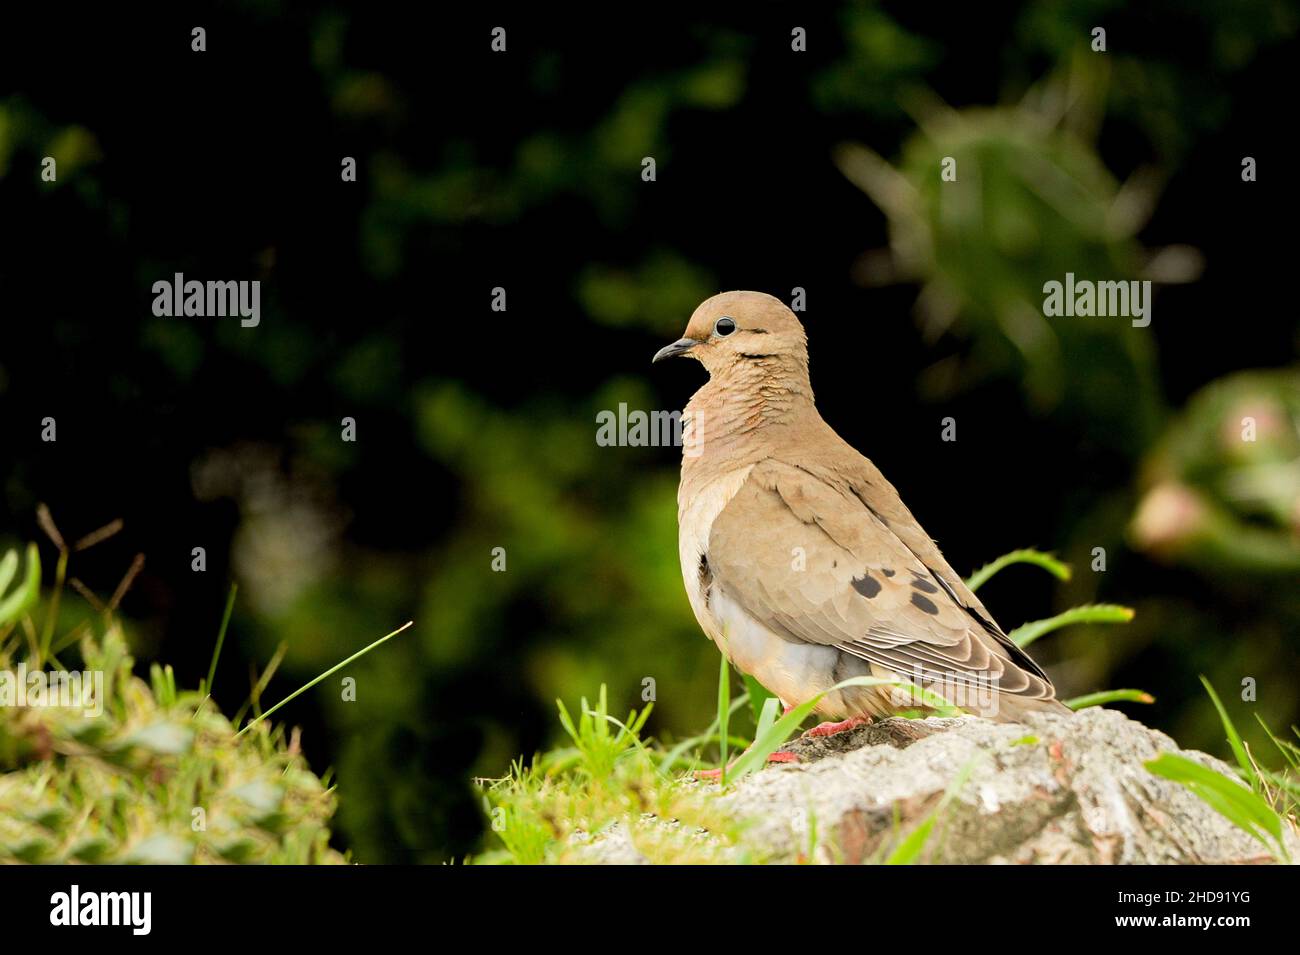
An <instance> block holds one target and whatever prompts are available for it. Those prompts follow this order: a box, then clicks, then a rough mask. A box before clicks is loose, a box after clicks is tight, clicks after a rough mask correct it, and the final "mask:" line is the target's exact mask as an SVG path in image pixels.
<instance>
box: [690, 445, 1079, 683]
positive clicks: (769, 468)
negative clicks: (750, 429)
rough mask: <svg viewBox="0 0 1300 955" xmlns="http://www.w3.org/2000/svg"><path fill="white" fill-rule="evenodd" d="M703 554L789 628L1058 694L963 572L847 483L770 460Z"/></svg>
mask: <svg viewBox="0 0 1300 955" xmlns="http://www.w3.org/2000/svg"><path fill="white" fill-rule="evenodd" d="M900 507H901V504H900ZM904 513H906V512H905V510H904ZM907 516H908V519H909V520H911V517H910V515H907ZM912 523H913V524H914V523H915V522H914V521H912ZM916 530H917V531H918V532H919V531H920V528H919V525H918V526H917V527H916ZM921 533H922V534H923V532H921ZM931 546H932V545H931ZM935 553H936V554H937V549H936V550H935ZM707 558H708V564H709V568H710V570H711V572H712V575H713V580H714V584H715V586H718V587H721V589H722V591H723V593H724V594H726V595H727V596H728V597H729V598H730V599H731V600H733V601H735V602H736V603H738V604H739V605H740V606H741V607H743V608H744V610H745V611H746V612H747V613H748V614H749V615H750V616H752V617H754V618H755V619H756V620H757V621H758V622H759V623H761V624H762V625H764V626H766V627H767V628H768V629H770V630H771V631H773V632H775V633H777V634H780V635H782V636H785V637H787V638H789V639H794V640H800V641H804V642H806V643H813V644H822V645H828V646H834V647H836V648H838V649H840V650H842V651H844V652H845V653H850V654H853V655H854V656H856V657H859V658H861V659H863V660H866V661H868V662H869V663H872V664H875V665H876V666H879V667H883V668H885V669H888V670H891V671H894V672H897V673H900V674H902V675H904V676H907V677H908V678H916V677H917V676H918V675H919V678H920V679H922V680H925V681H930V680H935V681H946V682H948V683H950V684H951V683H953V682H955V681H956V682H968V681H969V682H971V683H974V682H975V681H979V685H982V686H988V685H992V686H993V687H994V688H995V689H996V690H997V691H998V692H999V693H1001V694H1004V695H1007V694H1009V695H1011V696H1016V697H1021V698H1023V699H1024V700H1025V702H1026V703H1028V702H1030V701H1035V700H1041V701H1044V702H1046V701H1051V700H1053V699H1054V691H1053V688H1052V684H1051V682H1050V681H1049V680H1048V679H1047V677H1046V675H1045V674H1044V673H1043V671H1042V670H1041V669H1040V668H1039V667H1038V665H1037V664H1035V663H1034V662H1033V661H1032V660H1031V659H1030V658H1029V656H1028V655H1027V654H1025V652H1024V651H1023V650H1021V649H1020V648H1018V647H1016V646H1015V645H1014V644H1013V643H1011V641H1010V640H1008V639H1007V637H1006V635H1005V634H1003V633H1002V631H1001V630H999V629H998V627H997V625H996V624H994V623H993V622H992V621H991V620H990V619H989V618H988V616H987V613H986V612H984V611H983V607H982V606H980V605H979V604H978V602H977V601H975V600H974V599H973V596H972V597H971V598H970V600H969V601H968V602H964V601H963V600H962V597H961V596H959V593H958V591H959V589H960V591H963V592H965V593H967V594H968V593H969V591H967V590H966V588H965V586H964V585H962V584H961V582H960V580H958V581H957V584H956V586H954V585H953V584H952V583H950V582H949V581H947V580H945V579H944V577H943V576H941V574H940V573H939V572H936V571H933V570H932V569H931V568H930V567H928V566H927V565H926V563H925V562H924V561H923V560H922V559H921V558H920V557H918V556H917V554H916V553H914V552H913V550H912V549H911V548H909V547H908V546H907V545H906V544H905V543H904V542H903V540H902V539H900V536H899V534H898V533H896V532H895V531H894V530H891V528H890V526H889V524H887V523H886V522H885V521H882V520H881V518H880V517H878V516H877V515H876V514H875V513H874V512H873V510H872V509H871V508H869V507H868V506H867V505H866V504H865V503H864V502H863V500H862V499H861V498H860V497H859V496H858V495H857V494H855V493H854V492H853V490H852V488H851V486H848V485H837V484H836V483H834V482H831V481H827V480H825V479H823V478H821V477H818V476H816V475H814V474H813V473H810V472H809V471H808V470H805V469H803V468H801V467H798V466H796V465H791V464H784V463H781V462H779V461H776V460H772V459H769V460H767V461H764V462H763V463H761V464H758V465H756V466H755V467H754V468H753V470H752V471H751V472H750V474H749V477H748V479H747V480H746V481H745V483H744V485H743V486H742V487H741V489H740V490H739V491H738V492H737V493H736V495H735V496H734V497H733V498H732V499H731V501H730V502H728V504H727V506H726V507H725V508H723V509H722V511H721V512H720V513H719V515H718V517H717V518H716V519H715V520H714V522H713V526H712V528H711V529H710V532H709V539H708V552H707ZM943 567H944V570H945V571H947V572H948V573H951V571H950V569H948V568H947V565H946V564H944V565H943ZM972 605H973V606H972ZM1049 705H1050V704H1049Z"/></svg>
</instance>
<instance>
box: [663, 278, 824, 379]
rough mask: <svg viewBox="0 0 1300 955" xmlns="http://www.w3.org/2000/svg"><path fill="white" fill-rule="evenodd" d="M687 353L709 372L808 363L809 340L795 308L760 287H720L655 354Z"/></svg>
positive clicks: (715, 373) (668, 356)
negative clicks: (754, 289) (758, 289)
mask: <svg viewBox="0 0 1300 955" xmlns="http://www.w3.org/2000/svg"><path fill="white" fill-rule="evenodd" d="M676 355H688V356H690V357H691V358H698V359H699V361H700V363H701V364H702V365H704V367H705V368H707V369H708V371H709V374H710V375H717V374H718V373H720V372H726V371H727V370H728V369H730V368H733V367H736V366H737V365H739V364H741V363H744V364H751V363H756V362H759V363H762V364H764V365H766V366H768V367H772V368H779V367H782V366H786V365H793V366H795V367H803V368H805V369H806V368H807V365H808V341H807V338H806V336H805V335H804V331H803V325H801V324H800V323H799V319H798V318H796V317H795V314H794V312H792V311H790V309H788V308H786V306H785V303H783V302H782V301H781V300H780V299H778V298H773V297H772V296H771V295H765V294H763V293H762V292H723V293H722V294H721V295H715V296H713V298H711V299H707V300H706V301H705V302H704V303H703V304H702V305H700V307H699V308H697V309H696V310H695V314H694V315H692V316H691V320H690V322H688V323H687V325H686V334H685V335H684V336H683V337H682V338H680V339H679V340H677V341H675V342H673V343H672V344H671V345H669V346H667V347H666V348H661V349H659V353H658V354H657V355H655V357H654V360H655V361H659V360H660V359H661V358H672V357H674V356H676Z"/></svg>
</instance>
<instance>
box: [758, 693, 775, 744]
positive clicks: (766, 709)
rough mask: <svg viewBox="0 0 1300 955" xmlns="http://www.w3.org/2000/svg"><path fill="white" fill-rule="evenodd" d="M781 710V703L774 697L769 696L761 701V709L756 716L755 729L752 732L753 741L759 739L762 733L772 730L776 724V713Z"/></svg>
mask: <svg viewBox="0 0 1300 955" xmlns="http://www.w3.org/2000/svg"><path fill="white" fill-rule="evenodd" d="M780 708H781V701H780V700H778V699H777V698H776V697H774V696H769V697H768V698H767V699H766V700H764V701H763V709H762V711H761V712H760V713H759V714H758V722H757V729H756V730H755V731H754V739H759V738H760V737H761V736H762V735H763V734H764V733H766V732H767V731H768V730H769V729H771V728H772V724H773V723H775V722H776V712H777V710H779V709H780Z"/></svg>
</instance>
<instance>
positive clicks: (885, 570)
mask: <svg viewBox="0 0 1300 955" xmlns="http://www.w3.org/2000/svg"><path fill="white" fill-rule="evenodd" d="M880 572H881V573H882V574H884V575H885V576H886V577H893V576H894V574H895V571H894V570H893V569H892V568H889V567H882V568H881V569H880Z"/></svg>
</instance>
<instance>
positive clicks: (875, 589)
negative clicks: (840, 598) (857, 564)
mask: <svg viewBox="0 0 1300 955" xmlns="http://www.w3.org/2000/svg"><path fill="white" fill-rule="evenodd" d="M853 589H854V590H856V591H857V592H858V593H860V594H862V596H864V597H867V598H871V597H874V596H875V595H876V594H878V593H880V581H878V580H876V579H874V578H873V577H872V576H871V575H870V574H868V573H867V572H866V571H865V570H864V571H863V572H862V576H861V577H854V578H853Z"/></svg>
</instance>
